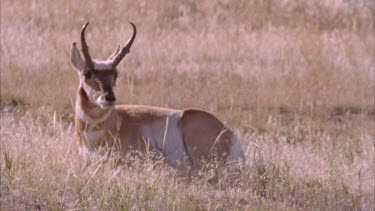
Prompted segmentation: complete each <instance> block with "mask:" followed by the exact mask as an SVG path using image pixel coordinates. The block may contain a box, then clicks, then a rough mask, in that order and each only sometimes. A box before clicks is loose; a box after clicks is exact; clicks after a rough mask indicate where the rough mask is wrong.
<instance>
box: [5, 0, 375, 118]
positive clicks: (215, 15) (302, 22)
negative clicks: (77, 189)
mask: <svg viewBox="0 0 375 211" xmlns="http://www.w3.org/2000/svg"><path fill="white" fill-rule="evenodd" d="M87 21H90V22H91V24H90V26H89V28H88V30H87V40H88V43H89V46H90V52H91V54H92V56H93V57H94V58H96V59H106V58H107V57H108V56H109V55H110V54H111V53H112V52H113V51H114V50H115V49H116V48H117V46H118V45H124V44H125V43H126V41H127V39H128V38H129V37H130V36H131V33H132V31H131V27H130V25H129V24H128V21H132V22H134V23H135V24H136V26H137V29H138V36H137V38H136V41H135V44H134V45H133V47H132V50H131V53H130V54H129V55H127V56H126V58H125V59H124V60H123V61H122V63H121V64H120V65H119V67H118V69H119V70H120V80H119V82H118V85H117V89H116V92H117V95H118V97H117V98H118V99H119V100H120V102H122V103H131V104H150V105H156V106H167V107H171V108H183V107H199V108H203V109H207V110H210V111H214V112H216V113H228V112H229V111H231V112H234V113H235V114H238V115H243V114H242V112H243V111H257V109H258V110H259V109H266V110H267V112H269V111H270V110H272V111H273V110H277V111H284V112H302V113H304V114H313V115H315V114H317V113H318V114H321V113H322V112H323V113H324V112H344V113H345V112H347V111H349V112H370V113H371V112H372V113H374V64H375V63H374V22H373V21H374V3H373V1H370V0H360V1H350V0H346V1H345V0H330V1H320V0H313V1H290V0H283V1H272V0H266V1H257V0H252V1H248V0H246V1H241V0H240V1H235V2H234V1H226V0H221V1H215V2H212V1H184V2H175V1H120V0H119V1H114V0H112V1H105V2H104V1H89V2H77V1H61V2H60V1H57V2H56V1H53V2H49V1H38V0H33V1H21V0H20V1H2V7H1V102H2V103H3V104H4V103H5V104H7V103H16V104H28V105H36V106H39V105H50V106H53V107H54V108H55V109H56V110H59V111H62V112H67V113H69V112H71V111H72V109H73V107H72V104H73V102H74V100H75V92H76V89H77V86H78V78H77V75H76V73H75V72H74V70H73V69H72V68H71V66H70V57H69V54H70V47H71V43H72V42H73V41H77V42H78V43H79V45H80V42H79V33H80V30H81V27H82V25H83V24H84V23H86V22H87ZM259 112H260V111H259ZM249 118H251V117H249ZM233 121H235V120H233Z"/></svg>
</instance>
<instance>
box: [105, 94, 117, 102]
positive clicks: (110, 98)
mask: <svg viewBox="0 0 375 211" xmlns="http://www.w3.org/2000/svg"><path fill="white" fill-rule="evenodd" d="M105 100H106V101H108V102H115V101H116V97H115V95H113V94H106V95H105Z"/></svg>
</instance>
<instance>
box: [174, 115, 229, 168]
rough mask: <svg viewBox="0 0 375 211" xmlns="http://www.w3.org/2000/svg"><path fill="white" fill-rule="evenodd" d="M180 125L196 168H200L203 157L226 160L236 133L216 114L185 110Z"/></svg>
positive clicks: (208, 159)
mask: <svg viewBox="0 0 375 211" xmlns="http://www.w3.org/2000/svg"><path fill="white" fill-rule="evenodd" d="M179 126H180V129H181V133H182V137H183V141H184V144H185V147H186V150H187V152H188V154H189V156H190V158H191V161H192V162H193V166H194V167H195V168H199V166H200V164H201V163H200V161H201V160H202V159H203V160H206V161H210V160H213V159H215V158H218V159H219V160H221V161H224V162H225V161H226V159H227V158H228V156H229V154H230V151H231V146H232V143H231V142H232V137H233V136H234V135H233V132H232V131H231V130H229V129H228V128H227V127H226V126H225V125H224V124H223V123H222V122H221V121H220V120H218V119H217V118H216V117H215V116H213V115H212V114H210V113H208V112H205V111H201V110H195V109H187V110H183V111H182V112H181V117H180V122H179Z"/></svg>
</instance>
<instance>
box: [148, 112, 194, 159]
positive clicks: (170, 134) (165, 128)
mask: <svg viewBox="0 0 375 211" xmlns="http://www.w3.org/2000/svg"><path fill="white" fill-rule="evenodd" d="M179 116H180V112H177V113H175V114H173V115H171V116H169V117H168V118H165V119H163V120H160V121H156V122H153V123H152V124H149V125H146V126H144V127H143V128H142V134H143V137H144V139H145V140H146V141H148V144H149V146H150V148H151V149H152V150H154V151H156V152H158V153H159V154H160V155H162V156H163V157H164V158H165V160H166V161H167V162H168V163H170V164H171V165H173V166H176V165H178V164H183V165H186V164H188V165H189V164H191V163H190V160H189V157H188V155H187V152H186V150H185V146H184V143H183V139H182V135H181V132H180V130H179V128H178V125H177V124H178V119H179Z"/></svg>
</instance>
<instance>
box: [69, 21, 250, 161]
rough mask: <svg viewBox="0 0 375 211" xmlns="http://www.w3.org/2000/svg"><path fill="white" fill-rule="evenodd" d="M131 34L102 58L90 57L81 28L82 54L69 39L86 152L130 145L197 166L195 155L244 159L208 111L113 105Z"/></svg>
mask: <svg viewBox="0 0 375 211" xmlns="http://www.w3.org/2000/svg"><path fill="white" fill-rule="evenodd" d="M132 26H133V30H134V33H133V36H132V38H131V39H129V41H128V43H127V44H126V46H125V47H124V48H123V49H122V51H121V52H119V50H117V52H116V53H115V54H114V55H113V56H111V57H110V58H109V59H108V60H107V61H105V62H97V61H95V60H92V59H91V57H90V55H89V52H88V47H87V44H86V41H85V38H84V33H85V29H86V27H87V24H86V25H85V26H84V27H83V29H82V32H81V42H82V51H83V54H84V56H85V60H83V59H82V58H81V57H80V54H79V52H78V50H77V48H76V45H75V43H73V47H72V52H71V61H72V65H73V67H74V68H75V69H76V70H77V72H78V75H79V77H80V86H79V88H78V92H77V100H76V131H77V133H78V136H79V139H80V142H79V143H80V147H81V151H82V152H84V154H85V156H87V155H88V154H91V152H96V153H99V154H104V153H105V152H107V151H108V149H109V148H111V149H116V150H117V151H119V152H120V153H121V154H122V155H125V154H127V153H128V152H130V151H132V150H139V151H146V150H152V151H154V152H156V153H158V154H159V155H161V156H163V157H164V158H165V160H166V161H167V162H168V163H170V164H172V165H173V166H177V165H179V164H181V165H188V166H193V167H197V166H199V165H200V161H201V160H202V159H203V160H211V159H214V158H219V159H220V160H223V161H224V162H227V161H238V160H241V159H243V155H242V151H241V147H240V144H239V141H238V140H237V138H236V136H235V135H234V134H233V132H232V131H231V130H230V129H228V128H227V127H226V126H225V125H224V124H223V123H222V122H221V121H220V120H218V119H217V118H216V117H215V116H213V115H212V114H210V113H208V112H205V111H202V110H197V109H185V110H173V109H167V108H158V107H152V106H142V105H114V102H115V100H116V99H115V96H114V93H113V90H112V87H113V86H114V84H115V81H116V77H117V70H116V68H115V67H116V65H117V64H118V63H119V62H120V61H121V59H122V58H123V57H124V56H125V55H126V53H128V52H129V50H130V47H131V45H132V43H133V41H134V39H135V35H136V29H135V26H134V25H133V24H132Z"/></svg>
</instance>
